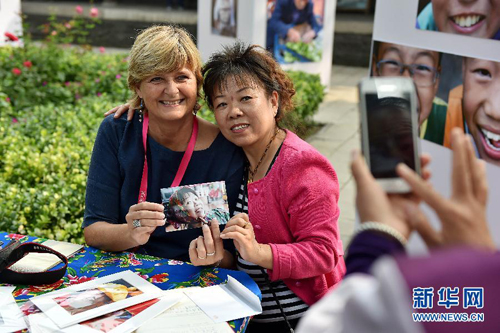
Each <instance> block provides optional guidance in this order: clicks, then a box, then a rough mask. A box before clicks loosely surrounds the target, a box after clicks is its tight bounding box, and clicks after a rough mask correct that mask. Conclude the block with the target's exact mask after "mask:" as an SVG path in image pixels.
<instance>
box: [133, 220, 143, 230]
mask: <svg viewBox="0 0 500 333" xmlns="http://www.w3.org/2000/svg"><path fill="white" fill-rule="evenodd" d="M132 225H133V226H134V228H140V227H142V225H141V220H133V221H132Z"/></svg>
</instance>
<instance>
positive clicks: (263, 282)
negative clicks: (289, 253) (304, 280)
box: [235, 149, 308, 323]
mask: <svg viewBox="0 0 500 333" xmlns="http://www.w3.org/2000/svg"><path fill="white" fill-rule="evenodd" d="M279 151H280V149H278V152H277V153H276V155H275V156H274V159H273V161H272V162H271V165H270V166H269V169H268V170H267V172H269V170H271V167H272V166H273V164H274V161H275V160H276V157H277V156H278V153H279ZM247 174H248V173H247V170H245V172H244V175H245V176H244V177H243V183H242V184H241V187H240V192H239V195H238V200H237V201H236V211H235V214H238V213H247V214H248V195H247V187H246V183H247V178H246V175H247ZM237 259H238V260H237V267H238V270H240V271H243V272H245V273H247V274H248V275H250V277H251V278H252V279H253V280H254V281H255V282H256V283H257V285H258V286H259V288H260V290H261V292H262V314H260V315H258V316H255V317H254V318H253V319H252V320H253V321H255V322H260V323H268V322H277V321H285V319H284V318H283V316H282V314H281V311H280V309H279V306H278V303H277V302H276V299H275V298H274V296H273V293H272V291H271V289H270V285H271V286H272V289H273V290H274V292H275V293H276V297H277V298H278V300H279V302H280V304H281V307H282V308H283V311H284V312H285V314H286V316H287V318H288V319H289V320H291V319H296V318H300V317H302V314H303V313H304V312H305V311H306V310H307V309H308V306H307V304H306V303H304V301H302V300H301V299H300V298H299V297H298V296H297V295H295V293H294V292H293V291H291V290H290V289H289V288H288V287H287V286H286V285H285V283H283V281H274V282H270V280H269V276H268V274H267V272H266V270H265V269H263V268H262V267H260V266H259V265H255V264H253V263H251V262H248V261H246V260H244V259H243V258H241V257H240V255H239V253H237Z"/></svg>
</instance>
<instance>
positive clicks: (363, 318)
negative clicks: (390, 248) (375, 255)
mask: <svg viewBox="0 0 500 333" xmlns="http://www.w3.org/2000/svg"><path fill="white" fill-rule="evenodd" d="M372 272H373V275H366V274H353V275H350V276H348V277H347V278H346V279H345V280H344V281H343V282H342V283H341V284H340V286H338V287H337V288H336V289H335V290H333V291H332V292H330V293H329V294H327V295H326V296H325V297H323V298H322V299H321V300H320V301H319V302H318V303H316V304H315V305H314V306H312V307H311V308H310V309H309V310H308V311H307V312H306V314H305V316H304V317H303V318H302V320H301V321H300V322H299V325H298V327H297V330H296V332H297V333H326V332H328V333H341V332H342V333H358V332H359V333H365V332H370V333H378V332H380V333H386V332H408V333H421V332H424V329H423V327H422V326H421V325H420V324H418V323H415V322H413V320H412V302H411V300H410V297H409V292H408V287H407V285H406V282H405V281H404V279H403V277H402V276H401V273H400V271H399V269H398V266H397V264H396V262H395V261H394V259H393V258H392V257H385V258H382V259H380V260H378V261H377V262H376V263H375V265H374V266H373V271H372Z"/></svg>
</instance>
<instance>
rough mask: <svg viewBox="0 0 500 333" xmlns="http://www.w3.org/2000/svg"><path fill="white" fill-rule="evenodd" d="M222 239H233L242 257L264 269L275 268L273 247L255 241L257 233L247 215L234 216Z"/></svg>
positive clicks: (223, 232)
mask: <svg viewBox="0 0 500 333" xmlns="http://www.w3.org/2000/svg"><path fill="white" fill-rule="evenodd" d="M220 236H221V238H222V239H232V240H233V241H234V246H235V247H236V250H238V252H239V253H240V256H241V257H242V258H243V259H245V260H246V261H249V262H251V263H254V264H256V265H259V266H261V267H263V268H268V269H272V268H273V255H272V251H271V247H270V246H269V245H267V244H260V243H258V242H257V240H256V239H255V233H254V230H253V226H252V223H250V220H249V217H248V215H247V214H245V213H241V214H237V215H235V216H233V217H232V218H231V219H230V220H229V221H228V222H227V224H226V227H225V228H224V231H222V234H221V235H220Z"/></svg>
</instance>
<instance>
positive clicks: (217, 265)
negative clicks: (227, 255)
mask: <svg viewBox="0 0 500 333" xmlns="http://www.w3.org/2000/svg"><path fill="white" fill-rule="evenodd" d="M221 262H222V259H220V260H218V261H217V262H216V263H215V264H213V265H212V267H213V268H217V267H219V265H220V263H221Z"/></svg>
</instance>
